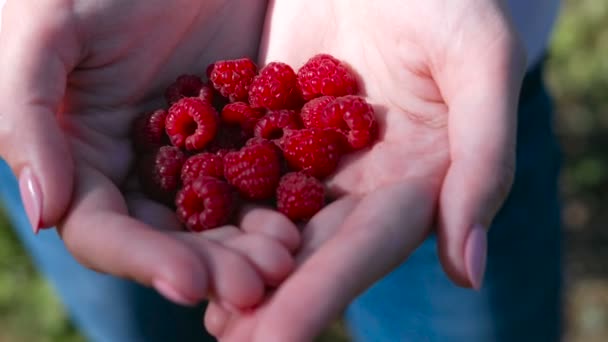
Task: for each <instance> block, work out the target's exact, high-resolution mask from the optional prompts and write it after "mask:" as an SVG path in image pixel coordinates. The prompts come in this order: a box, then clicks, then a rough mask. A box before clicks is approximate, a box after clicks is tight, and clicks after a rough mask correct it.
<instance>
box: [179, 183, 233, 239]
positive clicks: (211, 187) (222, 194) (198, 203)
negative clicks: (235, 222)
mask: <svg viewBox="0 0 608 342" xmlns="http://www.w3.org/2000/svg"><path fill="white" fill-rule="evenodd" d="M175 205H176V207H177V217H178V219H179V220H180V221H181V222H182V223H183V224H184V225H186V227H187V228H188V229H189V230H191V231H193V232H201V231H204V230H208V229H213V228H217V227H219V226H221V225H224V224H226V223H228V222H229V221H230V218H231V216H232V213H233V211H234V209H235V207H236V198H235V193H234V191H233V189H232V187H231V186H230V185H229V184H228V183H226V182H224V181H221V180H219V179H216V178H213V177H200V178H198V179H196V180H195V181H193V182H191V183H188V184H186V185H185V186H184V187H183V188H182V189H181V190H180V191H179V192H178V194H177V196H176V197H175Z"/></svg>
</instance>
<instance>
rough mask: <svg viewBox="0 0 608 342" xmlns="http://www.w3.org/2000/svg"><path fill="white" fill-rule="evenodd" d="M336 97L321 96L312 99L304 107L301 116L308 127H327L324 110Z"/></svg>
mask: <svg viewBox="0 0 608 342" xmlns="http://www.w3.org/2000/svg"><path fill="white" fill-rule="evenodd" d="M335 99H336V98H335V97H334V96H321V97H317V98H315V99H312V100H310V101H308V102H306V104H305V105H304V106H303V107H302V111H301V112H300V117H301V118H302V123H303V124H304V127H306V128H325V123H324V122H323V112H324V110H325V107H327V105H328V104H330V103H332V102H333V101H334V100H335Z"/></svg>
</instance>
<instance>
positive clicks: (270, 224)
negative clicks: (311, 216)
mask: <svg viewBox="0 0 608 342" xmlns="http://www.w3.org/2000/svg"><path fill="white" fill-rule="evenodd" d="M240 226H241V228H242V229H243V230H244V231H246V232H249V233H256V234H262V235H266V236H268V237H270V238H273V239H275V240H278V241H280V242H281V243H283V245H285V247H286V248H287V249H288V250H289V251H292V252H293V251H295V250H296V249H298V248H299V247H300V232H299V230H298V227H297V226H296V225H295V224H294V223H293V222H291V221H290V220H289V219H288V218H287V217H286V216H285V215H283V214H281V213H279V212H278V211H276V210H274V209H271V208H265V207H261V206H246V207H245V208H243V211H242V214H241V220H240Z"/></svg>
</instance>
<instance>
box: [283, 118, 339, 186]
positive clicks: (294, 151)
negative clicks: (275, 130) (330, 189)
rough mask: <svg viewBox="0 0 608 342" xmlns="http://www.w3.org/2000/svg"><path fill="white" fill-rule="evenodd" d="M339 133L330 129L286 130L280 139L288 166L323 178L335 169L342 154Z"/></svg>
mask: <svg viewBox="0 0 608 342" xmlns="http://www.w3.org/2000/svg"><path fill="white" fill-rule="evenodd" d="M341 139H342V138H341V137H340V134H339V133H337V132H336V131H334V130H331V129H319V128H306V129H302V130H299V131H288V132H286V134H285V137H284V138H283V139H282V141H281V148H282V149H283V155H284V156H285V159H286V160H287V164H288V165H289V167H290V168H291V169H293V170H296V171H304V172H306V173H307V174H309V175H311V176H313V177H316V178H318V179H323V178H325V177H327V176H329V175H330V174H331V173H332V172H334V171H335V170H336V167H337V166H338V162H339V161H340V157H341V156H342V150H343V149H342V141H341Z"/></svg>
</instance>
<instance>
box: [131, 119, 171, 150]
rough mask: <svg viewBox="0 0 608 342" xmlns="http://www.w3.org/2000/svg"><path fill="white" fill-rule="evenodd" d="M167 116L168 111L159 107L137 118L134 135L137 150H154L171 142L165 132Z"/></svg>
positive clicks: (133, 130) (134, 124)
mask: <svg viewBox="0 0 608 342" xmlns="http://www.w3.org/2000/svg"><path fill="white" fill-rule="evenodd" d="M166 118H167V111H166V110H164V109H159V110H156V111H154V112H150V113H146V114H144V115H142V116H140V117H138V118H137V119H135V122H134V123H133V129H132V136H133V144H134V146H135V149H136V150H137V151H152V150H155V149H158V148H159V147H161V146H163V145H168V144H169V137H167V134H166V133H165V120H166Z"/></svg>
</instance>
